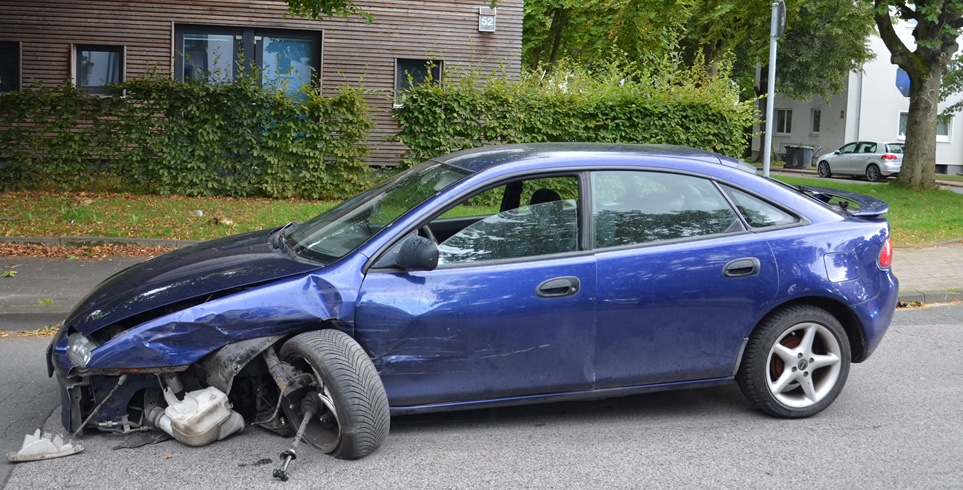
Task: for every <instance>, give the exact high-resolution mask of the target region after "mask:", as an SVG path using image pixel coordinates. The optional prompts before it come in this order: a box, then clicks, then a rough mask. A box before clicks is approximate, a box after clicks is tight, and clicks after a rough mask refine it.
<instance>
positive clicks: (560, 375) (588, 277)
mask: <svg viewBox="0 0 963 490" xmlns="http://www.w3.org/2000/svg"><path fill="white" fill-rule="evenodd" d="M595 276H596V272H595V259H594V257H592V256H590V255H583V256H581V257H573V258H558V259H547V260H540V261H535V262H532V261H523V262H514V263H503V264H491V265H478V266H470V267H453V268H445V269H438V270H434V271H429V272H410V273H408V272H378V271H371V272H369V273H368V275H367V276H366V277H365V280H364V283H363V284H362V287H361V292H360V295H359V299H358V304H357V310H356V317H355V318H356V319H355V333H356V338H357V339H358V341H359V343H361V345H362V346H363V347H364V348H365V350H367V351H368V353H369V354H370V355H371V357H372V359H373V361H374V363H375V366H376V367H377V368H378V371H379V373H380V374H381V379H382V381H383V382H384V385H385V390H386V391H387V393H388V400H389V402H390V403H391V405H392V407H399V406H406V405H424V404H433V403H445V402H457V401H468V400H480V399H492V398H503V397H511V396H520V395H533V394H543V393H554V392H568V391H581V390H587V389H590V388H591V386H592V381H593V379H594V371H593V365H594V359H593V356H594V353H595V351H594V349H595V302H596V279H595ZM561 277H569V278H571V277H576V278H578V281H579V284H578V291H577V292H576V293H574V294H571V295H565V296H559V297H548V298H546V297H539V295H538V294H537V293H536V290H537V289H538V287H539V285H541V284H543V283H544V282H545V281H547V280H549V279H552V278H561Z"/></svg>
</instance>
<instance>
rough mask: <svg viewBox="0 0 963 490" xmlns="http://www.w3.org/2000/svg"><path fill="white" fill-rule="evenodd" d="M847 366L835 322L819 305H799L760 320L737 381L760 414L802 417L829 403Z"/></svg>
mask: <svg viewBox="0 0 963 490" xmlns="http://www.w3.org/2000/svg"><path fill="white" fill-rule="evenodd" d="M849 365H850V349H849V338H848V337H847V336H846V332H845V330H843V327H842V325H840V323H839V321H838V320H836V318H835V317H833V316H832V315H830V314H829V313H828V312H826V311H825V310H823V309H821V308H817V307H814V306H809V305H799V306H792V307H788V308H785V309H783V310H781V311H778V312H776V313H774V314H772V315H771V316H769V317H768V318H766V319H765V320H763V322H762V323H761V324H760V325H759V327H758V328H757V329H756V331H755V332H754V333H753V335H752V336H751V337H750V338H749V343H748V344H747V345H746V351H745V354H744V356H743V361H742V365H741V366H740V368H739V372H738V374H737V376H736V380H737V381H738V383H739V387H740V388H741V389H742V392H743V393H744V394H745V395H746V398H748V399H749V401H750V402H752V404H753V405H755V406H756V407H757V408H758V409H760V410H762V411H763V412H766V413H768V414H770V415H773V416H776V417H782V418H803V417H809V416H812V415H815V414H817V413H819V412H821V411H823V410H824V409H825V408H826V407H828V406H829V405H831V404H832V403H833V401H834V400H835V399H836V397H837V396H839V393H840V392H841V391H842V389H843V386H844V385H845V384H846V378H847V377H848V376H849Z"/></svg>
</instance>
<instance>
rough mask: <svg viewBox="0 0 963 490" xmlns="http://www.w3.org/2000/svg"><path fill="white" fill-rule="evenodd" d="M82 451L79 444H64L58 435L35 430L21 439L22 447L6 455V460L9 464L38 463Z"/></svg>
mask: <svg viewBox="0 0 963 490" xmlns="http://www.w3.org/2000/svg"><path fill="white" fill-rule="evenodd" d="M83 450H84V448H83V446H81V445H79V444H72V443H70V442H67V443H64V439H63V437H61V436H60V434H54V435H50V434H46V433H41V431H40V429H37V430H36V431H34V433H33V434H27V435H25V436H24V437H23V446H22V447H21V448H20V450H19V451H17V452H15V453H7V460H8V461H10V462H11V463H22V462H25V461H40V460H44V459H53V458H62V457H64V456H70V455H71V454H77V453H79V452H81V451H83Z"/></svg>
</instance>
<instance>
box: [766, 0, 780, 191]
mask: <svg viewBox="0 0 963 490" xmlns="http://www.w3.org/2000/svg"><path fill="white" fill-rule="evenodd" d="M785 28H786V4H785V3H784V2H783V0H777V1H775V2H773V3H772V18H771V20H770V22H769V80H768V86H767V87H766V138H765V143H764V145H765V147H764V148H763V149H762V175H763V177H767V178H768V177H769V164H770V162H771V161H772V113H773V105H774V104H773V102H774V99H775V96H776V47H777V45H778V43H779V38H780V37H782V33H783V31H784V30H785Z"/></svg>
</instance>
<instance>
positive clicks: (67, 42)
mask: <svg viewBox="0 0 963 490" xmlns="http://www.w3.org/2000/svg"><path fill="white" fill-rule="evenodd" d="M487 3H488V2H487V1H486V0H473V1H470V2H469V1H458V0H447V1H442V0H422V1H403V0H385V1H376V0H359V1H358V2H357V4H358V5H359V6H361V7H362V8H364V9H366V10H368V12H370V13H371V14H372V15H373V16H374V18H375V23H373V24H368V23H366V22H365V21H364V20H362V19H360V18H357V17H352V18H348V19H342V18H331V19H325V20H323V21H315V20H308V19H299V18H292V17H288V16H286V15H285V14H286V13H287V4H286V3H284V2H283V1H280V0H216V1H215V0H193V1H187V0H158V1H120V0H90V1H85V2H76V1H72V0H45V1H43V2H38V1H36V0H30V1H24V0H0V12H2V14H0V40H5V41H20V42H21V46H22V56H21V57H22V60H23V62H22V67H21V71H22V78H23V79H22V81H21V82H22V85H23V86H29V85H30V84H33V83H43V84H47V85H54V84H59V83H63V82H64V80H67V79H69V78H70V76H71V63H72V60H71V46H72V45H76V44H106V45H123V46H124V47H125V53H126V58H125V72H126V73H125V76H126V77H127V78H132V77H140V76H143V75H144V74H146V73H148V72H149V71H151V70H156V72H157V73H158V74H161V75H170V73H171V66H172V62H173V58H172V55H173V44H174V39H173V36H174V33H173V30H172V27H173V26H174V25H201V26H225V27H236V28H254V29H294V30H307V31H321V32H322V48H321V49H322V53H321V73H320V78H321V84H322V90H323V91H324V92H325V93H326V94H331V93H334V92H335V91H336V90H337V87H339V86H341V85H344V84H348V85H352V86H357V85H359V84H360V85H362V86H364V88H365V89H367V90H368V91H369V92H370V94H369V95H368V96H367V98H368V103H369V105H370V106H371V108H372V117H373V119H374V120H375V122H376V127H375V129H374V130H373V131H372V134H371V144H372V147H373V148H374V150H373V152H372V156H371V157H370V158H369V163H371V164H373V165H394V164H395V163H396V162H397V161H398V156H399V155H400V153H401V150H402V149H403V147H402V146H401V145H400V144H397V143H389V142H386V139H387V138H390V137H392V136H393V135H394V134H395V133H397V125H396V123H395V121H394V119H393V116H392V112H393V110H394V109H393V107H392V104H393V89H394V79H395V73H394V72H395V60H396V59H398V58H414V59H440V60H443V62H444V73H443V76H442V78H443V80H457V78H458V73H463V72H467V71H469V70H474V71H477V72H481V73H493V74H497V75H498V76H502V74H505V75H507V76H509V77H517V76H518V74H519V72H520V54H521V24H522V0H502V1H501V2H500V6H499V8H498V14H497V20H496V26H497V30H496V32H494V33H480V32H478V8H479V7H481V6H486V5H487Z"/></svg>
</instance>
